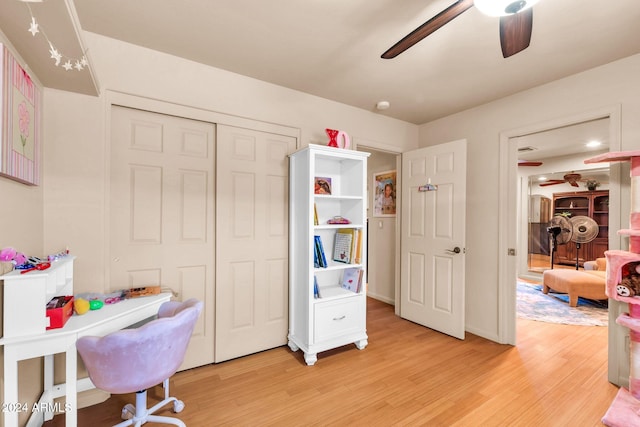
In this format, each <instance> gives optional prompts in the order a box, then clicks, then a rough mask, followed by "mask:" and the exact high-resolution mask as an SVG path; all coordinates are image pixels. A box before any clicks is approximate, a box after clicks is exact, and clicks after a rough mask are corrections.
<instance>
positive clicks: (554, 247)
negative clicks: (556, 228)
mask: <svg viewBox="0 0 640 427" xmlns="http://www.w3.org/2000/svg"><path fill="white" fill-rule="evenodd" d="M557 248H558V235H557V234H553V233H552V236H551V269H552V270H553V264H554V258H555V256H554V255H555V253H556V251H557V250H558V249H557Z"/></svg>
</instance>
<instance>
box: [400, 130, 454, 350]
mask: <svg viewBox="0 0 640 427" xmlns="http://www.w3.org/2000/svg"><path fill="white" fill-rule="evenodd" d="M466 157H467V142H466V140H459V141H454V142H449V143H446V144H440V145H436V146H432V147H426V148H421V149H418V150H415V151H410V152H407V153H403V154H402V224H401V232H402V235H401V249H400V251H401V255H400V263H401V269H400V270H401V273H400V287H401V289H400V293H401V304H400V315H401V317H403V318H405V319H407V320H411V321H412V322H416V323H419V324H421V325H424V326H427V327H429V328H431V329H435V330H437V331H440V332H443V333H445V334H448V335H451V336H454V337H456V338H459V339H464V330H465V323H464V322H465V320H464V310H465V308H464V307H465V304H464V298H465V294H464V291H465V275H464V272H465V218H466V214H465V201H466V170H467V165H466ZM428 183H431V184H432V185H434V186H436V187H437V190H434V191H423V190H424V189H421V188H420V187H423V186H425V185H426V184H428Z"/></svg>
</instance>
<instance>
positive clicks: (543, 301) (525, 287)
mask: <svg viewBox="0 0 640 427" xmlns="http://www.w3.org/2000/svg"><path fill="white" fill-rule="evenodd" d="M516 294H517V299H516V312H517V314H518V317H520V318H523V319H530V320H538V321H541V322H549V323H562V324H566V325H584V326H607V324H608V316H609V312H608V309H607V301H593V300H588V299H584V298H578V306H577V307H569V295H566V294H555V293H552V292H549V294H546V295H545V294H543V293H542V285H537V284H533V283H525V282H520V281H518V284H517V292H516Z"/></svg>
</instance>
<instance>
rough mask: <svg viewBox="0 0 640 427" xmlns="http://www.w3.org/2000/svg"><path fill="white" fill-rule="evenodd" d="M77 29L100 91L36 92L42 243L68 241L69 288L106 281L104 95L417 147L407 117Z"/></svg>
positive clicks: (314, 139) (315, 139)
mask: <svg viewBox="0 0 640 427" xmlns="http://www.w3.org/2000/svg"><path fill="white" fill-rule="evenodd" d="M84 37H85V42H86V44H87V47H88V49H89V52H90V53H91V60H92V64H93V66H94V68H95V72H96V76H97V79H98V82H99V85H100V88H101V96H100V97H89V96H85V95H78V94H74V93H68V92H62V91H58V90H47V91H46V96H45V134H46V137H47V140H46V146H45V151H46V155H47V158H48V159H49V162H48V163H47V166H46V168H45V175H46V179H47V183H48V184H47V192H46V197H45V211H46V215H45V226H44V229H45V247H46V248H47V250H50V251H54V250H57V249H58V248H60V247H64V246H69V247H70V249H71V251H72V252H73V253H74V254H76V255H77V256H78V258H77V262H76V276H75V277H76V280H75V283H74V284H75V286H76V289H77V290H78V292H83V291H95V292H101V291H103V290H108V289H109V285H108V284H106V283H105V277H106V276H105V275H106V267H107V265H108V264H107V263H108V262H109V260H108V259H107V258H106V257H107V256H108V253H106V247H107V245H108V218H107V217H106V215H107V214H108V212H107V210H108V207H107V206H106V205H105V203H106V202H105V199H106V196H107V192H108V176H107V161H108V132H109V130H108V129H109V123H108V120H109V118H108V110H109V100H110V99H111V98H112V96H110V95H109V94H113V93H124V94H130V95H135V96H136V97H139V98H145V99H150V100H151V101H150V104H151V105H153V102H154V101H153V100H158V102H160V103H170V104H172V105H175V106H177V108H178V109H179V108H180V106H185V107H188V108H189V109H191V110H193V109H196V110H201V111H204V112H214V113H215V112H218V113H224V114H226V115H229V116H236V117H241V118H250V119H253V120H256V121H261V122H265V123H276V124H279V125H283V126H288V127H291V128H297V129H299V134H300V136H301V143H302V145H303V146H304V145H307V144H309V143H319V144H325V143H326V142H327V141H328V138H327V137H326V134H325V128H334V129H341V130H344V131H346V132H347V133H348V134H349V135H350V136H351V139H352V141H353V142H354V143H358V142H359V141H366V145H367V146H370V147H376V146H378V147H380V148H386V147H388V146H395V147H399V149H400V150H406V149H411V148H415V147H417V140H418V127H417V126H416V125H413V124H409V123H406V122H402V121H399V120H396V119H392V118H388V117H385V116H381V115H379V114H375V113H373V112H369V111H365V110H361V109H357V108H353V107H349V106H346V105H344V104H340V103H337V102H333V101H329V100H326V99H322V98H318V97H316V96H311V95H307V94H304V93H301V92H298V91H294V90H290V89H286V88H283V87H280V86H276V85H273V84H269V83H265V82H261V81H258V80H255V79H252V78H248V77H244V76H240V75H238V74H234V73H230V72H227V71H224V70H220V69H215V68H212V67H208V66H204V65H202V64H198V63H195V62H190V61H185V60H183V59H180V58H177V57H174V56H171V55H167V54H163V53H159V52H156V51H152V50H149V49H146V48H142V47H138V46H135V45H131V44H128V43H123V42H120V41H117V40H114V39H109V38H106V37H103V36H99V35H96V34H93V33H84ZM372 262H375V260H372Z"/></svg>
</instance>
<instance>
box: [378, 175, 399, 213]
mask: <svg viewBox="0 0 640 427" xmlns="http://www.w3.org/2000/svg"><path fill="white" fill-rule="evenodd" d="M396 177H397V175H396V171H395V170H388V171H384V172H376V173H374V174H373V216H374V217H385V216H386V217H394V216H396Z"/></svg>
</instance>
